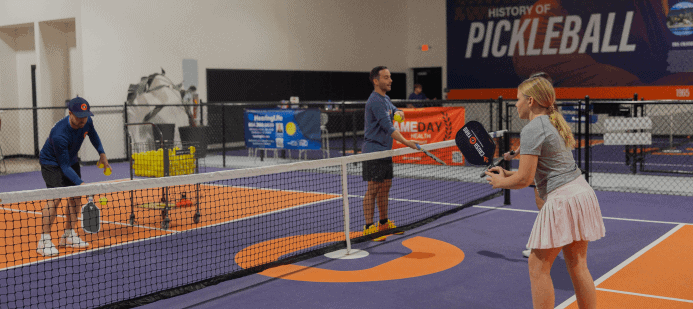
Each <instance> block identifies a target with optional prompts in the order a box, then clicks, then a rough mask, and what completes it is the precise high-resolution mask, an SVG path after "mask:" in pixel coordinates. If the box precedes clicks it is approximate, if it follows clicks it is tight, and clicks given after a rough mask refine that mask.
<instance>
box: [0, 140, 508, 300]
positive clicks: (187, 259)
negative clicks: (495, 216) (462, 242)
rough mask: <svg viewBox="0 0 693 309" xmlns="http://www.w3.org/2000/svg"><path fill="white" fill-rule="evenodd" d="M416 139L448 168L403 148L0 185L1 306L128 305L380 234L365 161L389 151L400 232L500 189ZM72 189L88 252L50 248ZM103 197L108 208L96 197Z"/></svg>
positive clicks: (452, 153)
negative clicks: (368, 224)
mask: <svg viewBox="0 0 693 309" xmlns="http://www.w3.org/2000/svg"><path fill="white" fill-rule="evenodd" d="M501 135H502V134H501ZM496 143H497V144H498V145H502V143H500V142H499V141H498V139H496ZM423 147H424V148H425V149H427V150H429V151H431V152H432V153H433V154H435V155H436V156H438V157H439V158H441V159H443V160H444V161H446V162H448V164H449V165H447V166H442V165H439V164H437V163H434V162H433V160H431V159H429V158H428V157H427V156H426V155H424V154H423V153H421V152H418V151H416V150H413V149H409V148H401V149H396V150H390V151H382V152H375V153H369V154H360V155H352V156H346V157H339V158H332V159H324V160H315V161H305V162H297V163H290V164H283V165H275V166H267V167H259V168H249V169H239V170H225V171H219V172H210V173H202V174H191V175H182V176H171V177H164V178H148V179H135V180H127V181H120V182H118V181H116V182H110V183H95V184H85V185H82V186H76V187H68V188H57V189H41V190H31V191H19V192H8V193H0V199H2V204H1V205H0V207H1V211H2V221H0V235H1V237H2V243H1V244H0V303H2V304H3V306H7V307H9V308H24V307H53V308H57V307H60V308H65V307H70V308H95V307H111V308H118V307H132V306H136V305H141V304H145V303H149V302H152V301H156V300H159V299H163V298H168V297H171V296H172V295H177V294H184V293H187V292H190V291H193V290H196V289H199V288H202V287H204V286H208V285H213V284H216V283H219V282H221V281H225V280H229V279H233V278H236V277H240V276H244V275H247V274H252V273H257V272H259V271H262V270H264V269H267V268H269V267H272V266H276V265H280V264H286V263H293V262H296V261H299V260H303V259H307V258H310V257H314V256H317V255H320V254H324V253H327V252H331V251H335V250H338V249H343V248H345V247H347V246H348V245H350V244H351V243H357V242H362V241H370V239H372V238H374V237H377V236H379V235H381V233H379V234H372V235H368V236H363V226H364V224H365V218H364V214H363V200H364V195H365V193H366V190H367V182H365V181H364V180H363V179H362V164H363V162H364V161H366V160H373V159H382V158H387V157H392V159H393V162H394V163H393V170H394V178H393V180H392V187H391V189H390V192H389V199H388V202H389V205H388V206H389V207H388V208H389V214H388V218H389V219H390V220H392V221H393V222H394V223H395V224H396V225H397V226H398V228H397V229H398V230H403V231H406V230H408V229H411V228H414V227H417V226H420V225H422V224H425V223H426V222H430V221H432V220H434V219H436V218H438V217H440V216H443V215H445V214H449V213H452V212H455V211H459V210H460V209H463V208H465V207H469V206H472V205H475V204H477V203H480V202H481V201H484V200H487V199H490V198H493V197H496V196H499V195H501V194H502V191H501V190H498V189H492V187H491V186H490V185H488V184H487V183H486V181H485V180H484V179H483V178H479V174H480V172H481V171H482V170H483V169H484V167H479V166H466V165H465V164H464V159H463V158H462V156H461V154H460V153H459V150H458V149H457V147H456V146H455V145H454V141H444V142H439V143H433V144H428V145H423ZM73 196H77V197H79V198H78V199H79V200H80V201H79V202H78V203H79V204H80V205H79V207H80V208H81V206H82V205H83V204H85V203H86V201H87V197H88V196H93V197H94V200H95V201H97V205H98V206H99V207H100V208H101V224H102V228H101V231H100V232H99V233H95V234H87V233H85V232H84V231H82V229H81V228H77V229H76V230H75V231H76V232H77V234H78V235H79V236H80V237H81V239H83V240H84V241H86V242H88V243H89V244H90V247H88V248H86V249H75V248H68V247H60V246H58V244H59V239H60V237H61V235H62V234H63V230H64V228H65V222H66V216H65V211H64V208H65V207H64V203H65V200H64V198H67V197H73ZM59 198H63V206H61V207H60V209H58V217H57V219H56V220H55V222H54V223H53V225H52V229H51V238H52V241H53V243H54V245H56V247H57V248H58V250H59V254H58V255H57V256H52V257H44V256H42V255H40V254H38V253H37V250H36V249H37V244H38V239H39V234H40V233H41V226H40V224H41V220H42V216H41V212H42V209H43V207H44V206H45V205H46V201H47V200H54V199H59ZM102 198H106V200H107V201H104V202H105V205H102V204H101V203H99V201H103V199H102ZM183 200H185V201H187V202H186V203H180V202H181V201H183ZM375 208H376V210H375V216H374V219H375V220H378V219H379V214H378V207H377V206H376V207H375ZM165 218H168V224H167V225H165V226H164V225H162V223H163V222H164V220H165ZM77 226H78V227H79V226H80V224H79V223H77ZM164 227H165V228H164ZM346 235H348V238H347V236H346ZM405 236H406V235H405ZM347 240H348V241H347ZM347 243H349V244H347Z"/></svg>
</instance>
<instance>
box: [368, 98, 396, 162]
mask: <svg viewBox="0 0 693 309" xmlns="http://www.w3.org/2000/svg"><path fill="white" fill-rule="evenodd" d="M396 111H397V108H396V107H395V106H394V105H393V104H392V101H390V97H389V96H387V95H385V96H383V95H380V94H379V93H377V92H375V91H373V92H372V93H371V96H370V97H368V101H366V115H365V117H366V118H365V121H364V129H365V132H364V140H365V143H364V144H363V150H362V152H364V153H367V152H375V151H382V150H390V149H392V133H394V132H395V126H394V125H393V124H392V120H393V117H394V116H395V112H396Z"/></svg>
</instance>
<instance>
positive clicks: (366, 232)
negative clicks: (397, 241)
mask: <svg viewBox="0 0 693 309" xmlns="http://www.w3.org/2000/svg"><path fill="white" fill-rule="evenodd" d="M377 232H380V229H379V227H378V223H377V222H376V223H374V224H371V225H370V226H368V227H367V228H366V227H364V228H363V236H367V235H371V234H375V233H377ZM386 239H387V235H384V236H380V237H376V238H373V241H384V240H386Z"/></svg>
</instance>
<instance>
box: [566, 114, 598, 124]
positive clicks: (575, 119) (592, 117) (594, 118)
mask: <svg viewBox="0 0 693 309" xmlns="http://www.w3.org/2000/svg"><path fill="white" fill-rule="evenodd" d="M564 117H565V120H566V121H567V122H578V116H577V114H566V115H565V116H564ZM580 118H581V120H582V123H585V116H582V117H580ZM590 123H597V115H590Z"/></svg>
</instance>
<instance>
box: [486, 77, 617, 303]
mask: <svg viewBox="0 0 693 309" xmlns="http://www.w3.org/2000/svg"><path fill="white" fill-rule="evenodd" d="M517 100H518V101H517V104H516V106H517V112H518V114H519V116H520V118H521V119H529V120H530V122H529V123H528V124H527V125H526V126H525V127H524V128H523V129H522V132H521V133H520V153H522V155H521V156H520V167H519V168H518V170H517V171H514V172H513V171H507V170H504V169H502V168H500V167H494V168H492V169H491V170H490V171H489V172H487V173H486V174H487V175H488V177H487V178H486V179H487V180H488V181H489V183H490V184H491V185H493V187H494V188H501V189H522V188H526V187H528V186H529V185H530V184H532V182H534V183H535V185H536V190H537V193H538V197H537V198H538V200H537V207H538V208H539V214H538V215H537V219H536V221H535V222H534V227H533V228H532V233H531V234H530V236H529V241H528V243H527V248H530V249H531V250H532V253H531V255H530V257H529V277H530V281H531V283H532V301H533V303H534V308H553V307H554V302H555V296H554V289H553V282H552V281H551V275H550V271H551V266H552V265H553V261H554V260H555V259H556V256H558V253H560V252H561V250H563V256H564V258H565V262H566V265H567V266H568V273H569V274H570V278H571V280H572V282H573V287H574V288H575V295H576V296H577V303H578V307H579V308H596V304H597V296H596V288H595V286H594V281H593V279H592V275H591V274H590V272H589V270H588V269H587V244H588V242H590V241H595V240H597V239H600V238H602V237H604V235H605V228H604V222H603V220H602V215H601V210H600V209H599V202H598V201H597V196H596V195H595V194H594V190H592V187H590V185H589V184H588V183H587V181H585V179H584V178H583V177H582V175H581V172H580V169H578V167H577V164H575V160H573V155H572V153H571V151H570V150H571V149H572V148H573V147H574V145H575V139H574V138H573V133H572V132H571V130H570V127H569V126H568V123H566V121H565V119H564V118H563V116H562V115H561V113H560V112H559V111H558V109H557V108H556V105H555V103H556V94H555V91H554V89H553V86H552V85H551V83H550V82H549V81H548V80H546V79H545V78H543V77H535V78H530V79H528V80H526V81H524V82H522V84H520V86H518V89H517ZM494 172H495V173H494ZM496 173H498V174H496ZM540 200H541V201H543V202H544V203H541V204H540V203H539V201H540Z"/></svg>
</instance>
